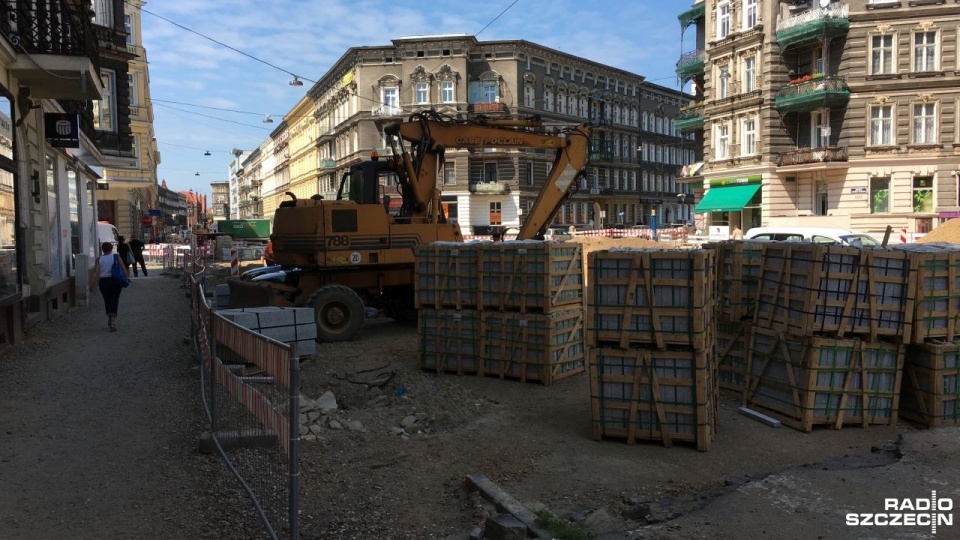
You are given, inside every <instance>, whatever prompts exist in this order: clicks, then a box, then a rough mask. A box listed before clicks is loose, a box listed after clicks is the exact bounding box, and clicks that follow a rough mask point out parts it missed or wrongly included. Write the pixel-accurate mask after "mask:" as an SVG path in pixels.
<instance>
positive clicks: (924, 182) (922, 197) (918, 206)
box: [913, 176, 933, 213]
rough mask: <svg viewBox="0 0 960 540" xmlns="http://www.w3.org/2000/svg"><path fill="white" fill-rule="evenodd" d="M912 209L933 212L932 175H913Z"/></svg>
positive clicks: (919, 211) (918, 211)
mask: <svg viewBox="0 0 960 540" xmlns="http://www.w3.org/2000/svg"><path fill="white" fill-rule="evenodd" d="M913 211H914V212H917V213H929V212H933V177H932V176H914V177H913Z"/></svg>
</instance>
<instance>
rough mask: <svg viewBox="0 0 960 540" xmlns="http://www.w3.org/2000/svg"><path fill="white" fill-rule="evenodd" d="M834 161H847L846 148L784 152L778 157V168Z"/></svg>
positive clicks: (826, 147)
mask: <svg viewBox="0 0 960 540" xmlns="http://www.w3.org/2000/svg"><path fill="white" fill-rule="evenodd" d="M833 161H847V149H846V147H836V146H821V147H818V148H798V149H796V150H791V151H789V152H783V153H782V154H780V156H779V157H777V166H778V167H787V166H789V165H804V164H807V163H828V162H833Z"/></svg>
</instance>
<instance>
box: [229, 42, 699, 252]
mask: <svg viewBox="0 0 960 540" xmlns="http://www.w3.org/2000/svg"><path fill="white" fill-rule="evenodd" d="M688 101H689V96H686V95H684V94H682V93H680V92H678V91H675V90H670V89H668V88H665V87H661V86H657V85H654V84H650V83H647V82H645V81H644V80H643V77H641V76H639V75H636V74H633V73H629V72H627V71H623V70H620V69H617V68H613V67H610V66H605V65H602V64H599V63H596V62H592V61H590V60H586V59H583V58H579V57H576V56H573V55H569V54H566V53H562V52H559V51H556V50H553V49H548V48H546V47H542V46H540V45H537V44H534V43H530V42H527V41H522V40H512V41H487V42H481V41H478V40H477V39H476V38H475V37H472V36H466V35H442V36H420V37H412V38H401V39H395V40H393V41H392V44H391V45H386V46H370V47H354V48H351V49H349V50H348V51H347V52H346V53H344V55H343V56H342V57H341V58H340V59H339V60H338V61H337V62H336V63H335V64H334V65H333V67H332V68H331V69H330V70H329V71H328V72H327V73H326V74H324V75H323V76H322V77H321V78H320V80H319V81H318V82H317V83H316V84H314V85H313V87H311V88H310V90H309V91H308V92H307V94H306V95H305V96H304V97H303V99H301V100H300V101H299V102H298V103H297V104H296V105H295V106H294V107H293V108H292V109H291V110H290V111H289V112H288V113H287V114H286V115H285V116H284V118H283V121H282V122H281V123H280V125H279V126H278V127H277V129H276V130H274V132H273V133H272V134H271V137H270V138H269V139H268V140H266V141H264V143H263V144H261V145H260V148H259V152H254V153H251V154H250V156H249V157H248V158H247V160H246V161H245V162H244V163H243V169H244V171H245V180H244V181H245V182H247V183H246V184H244V183H241V184H240V188H239V189H241V190H245V194H246V200H247V201H254V202H255V203H256V204H252V205H249V206H250V207H251V208H256V209H257V210H258V211H259V212H260V215H262V216H264V217H272V215H273V213H274V211H275V210H276V208H277V206H278V205H279V202H280V201H281V200H282V199H283V198H284V197H285V195H284V194H285V193H286V192H291V193H293V194H294V195H295V196H297V197H298V198H304V197H310V196H313V195H315V194H319V195H322V196H324V197H326V198H334V197H335V196H336V191H337V188H338V186H339V183H340V178H341V176H342V175H343V173H344V172H345V170H346V169H347V168H348V167H349V166H350V165H353V164H355V163H358V162H360V161H363V160H367V159H370V156H371V153H372V152H374V151H377V152H379V153H381V154H384V153H387V152H389V149H388V148H387V143H386V141H385V137H384V132H383V128H384V126H385V125H387V124H389V123H393V122H397V121H400V120H403V119H405V118H406V117H407V116H408V115H409V114H410V113H412V112H415V111H418V110H425V109H436V110H438V111H439V112H440V113H442V114H446V115H450V116H451V117H455V118H467V117H469V116H470V115H471V114H476V113H482V114H486V115H494V116H495V115H520V116H526V115H539V116H541V117H542V118H543V120H544V121H545V123H547V124H570V125H573V124H578V123H581V122H588V123H591V124H593V133H592V141H591V145H592V146H591V163H590V165H589V170H588V175H587V178H586V179H584V181H583V182H582V183H581V185H580V186H579V191H578V193H577V194H575V195H574V196H573V197H571V199H570V201H569V202H568V203H567V204H566V206H565V207H564V208H563V210H562V211H561V212H560V214H559V215H558V216H557V219H556V223H557V224H560V225H577V226H582V227H590V226H593V227H599V226H600V225H601V224H613V223H621V224H624V225H628V224H634V223H641V222H649V219H650V217H651V214H656V215H657V216H659V217H658V220H659V222H660V223H663V222H669V221H676V220H686V219H690V216H692V196H691V197H689V199H687V193H688V192H687V191H686V190H687V189H688V188H686V187H684V186H678V185H677V184H676V182H675V179H676V174H677V171H679V170H680V168H681V167H682V166H683V165H685V164H688V163H690V162H691V161H693V160H694V158H695V157H696V155H697V149H696V148H695V147H694V145H693V139H692V138H683V137H681V135H680V132H679V131H678V130H677V129H676V127H675V125H674V122H673V118H674V117H675V116H676V115H677V114H678V111H679V108H680V107H681V106H682V105H684V104H686V103H687V102H688ZM445 158H446V163H445V164H444V167H443V170H444V174H443V178H438V179H437V181H438V182H439V183H441V184H442V189H443V195H442V202H443V205H444V208H445V210H446V214H447V216H449V217H450V218H451V219H456V220H457V221H458V222H459V223H460V225H461V228H462V229H463V231H464V233H465V234H485V233H486V232H487V231H488V230H489V229H490V227H491V226H494V225H503V226H519V224H520V223H521V220H522V219H523V216H524V214H525V212H527V211H528V210H529V208H530V207H531V205H532V203H533V200H534V198H535V197H536V195H537V191H538V190H539V188H540V186H542V184H543V182H544V181H545V179H546V176H547V172H548V169H549V167H550V166H551V164H552V160H553V156H552V155H550V154H548V153H546V152H545V151H539V150H533V149H530V150H521V151H514V150H509V149H503V148H487V149H483V150H473V151H471V150H465V149H448V150H447V152H446V154H445ZM254 170H255V171H257V172H256V173H255V174H252V175H251V171H254ZM390 189H391V186H385V192H386V193H388V194H392V193H391V192H390V191H389V190H390ZM681 194H682V196H678V195H681ZM685 199H686V200H685ZM248 204H249V203H248ZM240 208H242V207H240V206H238V209H240Z"/></svg>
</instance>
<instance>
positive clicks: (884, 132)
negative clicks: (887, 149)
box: [870, 105, 893, 146]
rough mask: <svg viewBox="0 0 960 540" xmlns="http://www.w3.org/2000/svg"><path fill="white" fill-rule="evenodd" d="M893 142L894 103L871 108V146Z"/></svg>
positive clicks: (886, 144)
mask: <svg viewBox="0 0 960 540" xmlns="http://www.w3.org/2000/svg"><path fill="white" fill-rule="evenodd" d="M892 144H893V105H878V106H875V107H871V108H870V146H890V145H892Z"/></svg>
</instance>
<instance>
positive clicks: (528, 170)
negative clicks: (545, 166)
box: [523, 163, 533, 186]
mask: <svg viewBox="0 0 960 540" xmlns="http://www.w3.org/2000/svg"><path fill="white" fill-rule="evenodd" d="M523 176H524V178H526V179H527V185H528V186H532V185H533V163H524V164H523Z"/></svg>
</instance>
